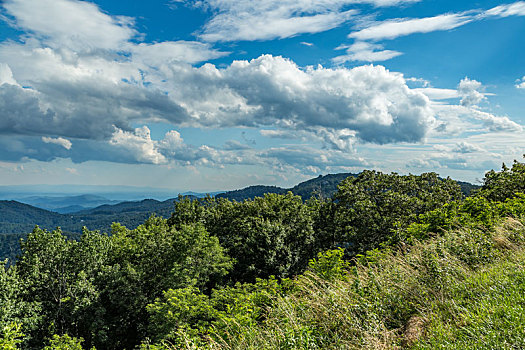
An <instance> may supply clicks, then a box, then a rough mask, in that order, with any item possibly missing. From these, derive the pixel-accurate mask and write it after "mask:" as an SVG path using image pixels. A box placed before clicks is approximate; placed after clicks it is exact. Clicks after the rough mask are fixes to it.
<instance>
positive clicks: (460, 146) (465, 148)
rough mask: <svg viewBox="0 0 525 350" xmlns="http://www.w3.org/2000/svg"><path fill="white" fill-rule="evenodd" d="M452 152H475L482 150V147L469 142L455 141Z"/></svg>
mask: <svg viewBox="0 0 525 350" xmlns="http://www.w3.org/2000/svg"><path fill="white" fill-rule="evenodd" d="M452 151H453V152H457V153H475V152H483V148H481V147H479V146H477V145H473V144H471V143H468V142H465V141H461V142H458V143H456V145H455V147H454V148H453V149H452Z"/></svg>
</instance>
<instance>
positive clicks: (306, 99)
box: [193, 55, 433, 143]
mask: <svg viewBox="0 0 525 350" xmlns="http://www.w3.org/2000/svg"><path fill="white" fill-rule="evenodd" d="M210 69H211V68H210ZM208 73H210V74H209V76H211V75H212V76H215V77H216V78H215V79H213V80H211V81H214V84H215V85H216V86H220V87H223V88H224V87H227V88H228V90H229V92H230V93H231V95H232V96H237V99H235V100H236V103H239V102H243V104H244V105H245V108H241V109H239V110H232V109H231V108H229V109H228V110H227V111H228V113H227V114H225V115H221V113H216V115H215V116H214V117H215V118H216V120H214V122H217V118H218V120H220V122H221V123H222V124H223V125H225V126H232V125H244V126H264V125H275V124H276V123H277V124H278V125H282V126H284V125H286V126H288V128H293V129H299V130H304V129H307V128H310V127H322V128H325V129H326V130H339V129H348V130H352V131H354V132H355V136H356V137H357V138H359V139H361V140H362V141H365V142H373V143H389V142H418V141H420V140H421V139H422V138H423V137H424V135H425V133H426V131H427V129H428V127H429V124H430V123H431V122H432V121H433V113H432V110H431V109H430V101H429V100H428V98H427V97H426V96H425V95H423V94H421V93H418V92H415V91H413V90H411V89H409V88H408V87H407V85H406V81H405V80H404V78H403V76H402V75H401V74H398V73H393V72H390V71H388V70H387V69H385V68H384V67H382V66H361V67H356V68H353V69H345V68H337V69H329V68H323V67H317V68H313V67H310V68H308V69H306V70H302V69H300V68H299V67H298V66H297V65H296V64H295V63H293V62H292V61H290V60H287V59H284V58H282V57H273V56H269V55H264V56H261V57H259V58H258V59H254V60H251V61H235V62H233V63H232V64H231V66H229V67H228V68H226V69H224V70H222V71H221V70H217V69H213V70H211V71H209V72H208ZM210 86H213V84H209V85H208V87H210ZM210 95H211V94H210ZM223 100H224V99H221V101H223ZM193 101H196V99H193ZM208 101H210V100H208ZM217 102H219V101H217ZM218 107H219V108H215V110H218V111H220V110H221V109H224V108H225V107H227V106H224V105H223V106H218ZM221 107H222V108H221ZM205 122H210V121H205Z"/></svg>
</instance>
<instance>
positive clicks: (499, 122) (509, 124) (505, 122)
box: [471, 110, 523, 132]
mask: <svg viewBox="0 0 525 350" xmlns="http://www.w3.org/2000/svg"><path fill="white" fill-rule="evenodd" d="M471 113H472V114H473V116H474V117H475V118H477V119H478V120H481V121H482V122H483V124H484V125H485V126H486V127H487V128H488V129H489V130H490V131H494V132H501V131H515V132H519V131H522V130H523V127H522V126H521V125H520V124H518V123H516V122H514V121H512V120H510V118H509V117H507V116H495V115H493V114H491V113H487V112H482V111H478V110H471Z"/></svg>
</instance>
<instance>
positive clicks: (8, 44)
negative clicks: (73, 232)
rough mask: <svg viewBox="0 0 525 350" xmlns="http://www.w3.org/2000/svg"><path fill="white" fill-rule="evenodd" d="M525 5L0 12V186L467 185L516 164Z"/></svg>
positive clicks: (24, 5) (31, 8)
mask: <svg viewBox="0 0 525 350" xmlns="http://www.w3.org/2000/svg"><path fill="white" fill-rule="evenodd" d="M524 37H525V1H515V2H512V1H510V2H506V1H490V0H482V1H457V0H315V1H312V0H256V1H254V0H193V1H192V0H171V1H170V0H151V1H142V0H125V1H124V0H97V1H77V0H3V1H0V184H1V185H30V184H49V185H61V184H84V185H127V186H149V187H158V188H174V189H177V190H194V191H214V190H229V189H236V188H241V187H245V186H248V185H254V184H269V185H278V186H292V185H294V184H297V183H298V182H300V181H304V180H306V179H309V178H312V177H316V176H318V175H325V174H329V173H340V172H353V173H356V172H360V171H362V170H363V169H375V170H379V171H383V172H397V173H401V174H408V173H412V174H420V173H423V172H429V171H434V172H437V173H439V174H440V175H441V176H443V177H446V176H450V177H452V178H454V179H458V180H463V181H470V182H473V183H477V182H479V181H481V179H482V178H483V175H484V173H485V172H486V171H487V170H490V169H495V170H498V169H500V168H501V166H502V163H506V164H508V165H510V164H512V162H513V160H514V159H518V160H521V159H522V155H523V154H524V153H525V112H524V111H525V45H524V39H523V38H524Z"/></svg>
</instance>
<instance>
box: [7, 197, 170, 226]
mask: <svg viewBox="0 0 525 350" xmlns="http://www.w3.org/2000/svg"><path fill="white" fill-rule="evenodd" d="M176 200H177V199H175V198H173V199H168V200H165V201H162V202H160V201H157V200H154V199H145V200H142V201H137V202H122V203H119V204H115V205H102V206H99V207H97V208H93V209H88V210H83V211H80V212H76V213H72V214H59V213H55V212H52V211H48V210H45V209H40V208H36V207H33V206H31V205H27V204H23V203H19V202H16V201H0V234H6V233H27V232H31V230H33V228H34V227H35V225H38V226H40V227H41V228H45V229H49V230H52V229H55V228H57V227H60V228H61V229H62V230H63V231H64V232H69V233H80V232H82V227H83V226H86V227H88V228H89V229H90V230H100V231H104V232H109V230H110V228H111V224H112V223H113V222H120V223H121V224H122V225H124V226H126V227H130V228H135V227H137V226H138V225H140V224H141V223H143V222H144V220H146V219H147V218H148V217H150V216H151V215H152V214H155V215H157V216H162V217H166V218H167V217H169V216H170V214H171V213H172V212H173V208H174V207H173V203H174V201H176Z"/></svg>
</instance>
